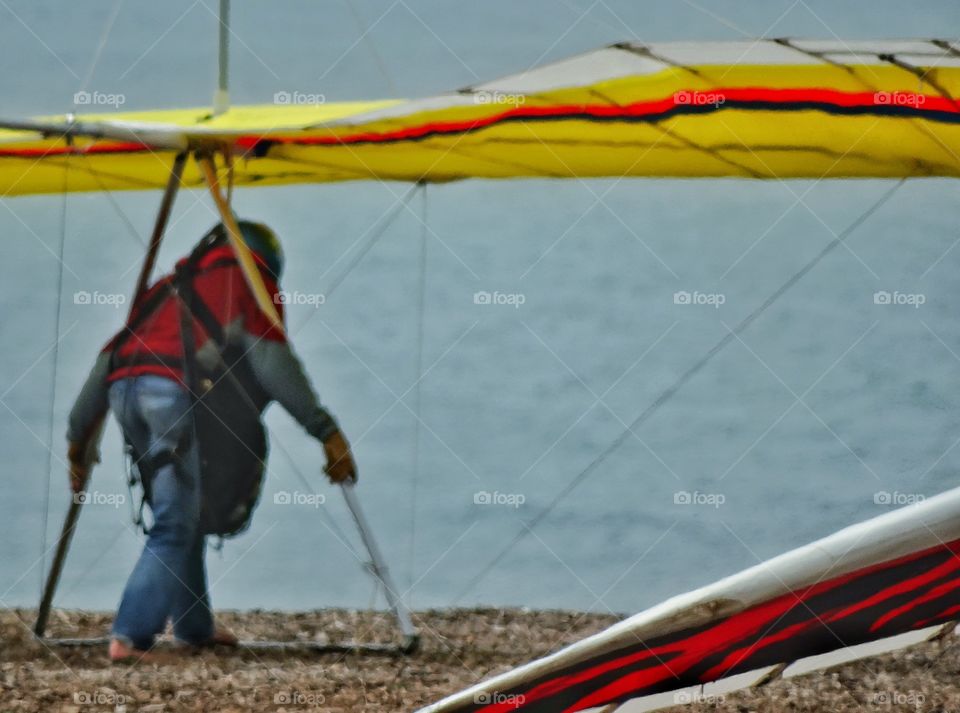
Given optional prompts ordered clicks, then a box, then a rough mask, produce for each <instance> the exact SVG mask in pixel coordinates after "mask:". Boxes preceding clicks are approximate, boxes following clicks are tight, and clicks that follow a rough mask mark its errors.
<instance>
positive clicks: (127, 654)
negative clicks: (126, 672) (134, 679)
mask: <svg viewBox="0 0 960 713" xmlns="http://www.w3.org/2000/svg"><path fill="white" fill-rule="evenodd" d="M108 654H109V656H110V662H111V663H126V664H136V663H153V660H154V657H153V655H152V654H150V653H147V652H146V651H141V650H140V649H135V648H133V647H132V646H128V645H127V644H125V643H123V642H122V641H120V639H110V648H109V649H108Z"/></svg>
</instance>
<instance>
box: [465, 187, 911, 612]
mask: <svg viewBox="0 0 960 713" xmlns="http://www.w3.org/2000/svg"><path fill="white" fill-rule="evenodd" d="M906 180H907V179H906V178H901V179H900V180H899V181H897V183H896V184H895V185H894V186H892V187H891V188H889V189H887V190H886V191H885V192H884V193H883V194H882V195H881V196H880V198H878V199H877V200H876V201H875V202H874V203H873V204H871V205H870V207H869V208H867V209H866V210H865V211H864V212H863V213H861V214H860V215H859V216H858V217H857V219H856V220H854V221H853V222H852V223H850V225H848V226H847V227H846V228H845V229H844V230H843V231H842V232H841V233H839V234H838V235H836V236H835V237H834V239H833V240H831V241H830V242H829V243H827V245H826V246H825V247H824V248H823V249H822V250H821V251H820V252H819V253H817V254H816V255H815V256H814V257H813V258H812V259H811V260H810V261H809V262H807V264H805V265H804V266H803V267H802V268H800V270H799V271H797V272H796V273H794V274H793V275H792V276H791V277H790V278H789V279H788V280H787V281H786V282H784V283H783V284H782V285H780V287H778V288H777V289H776V291H774V293H773V294H771V295H770V296H769V297H768V298H767V299H766V300H764V301H763V303H762V304H760V306H759V307H757V308H756V309H754V310H753V311H752V312H751V313H750V314H748V315H747V316H746V317H745V318H744V319H743V320H742V321H741V322H740V323H739V324H737V326H736V327H735V328H734V329H732V330H729V331H728V332H727V333H726V334H725V335H724V336H723V337H722V338H721V339H720V341H718V342H717V343H716V344H715V345H714V346H713V347H712V348H711V349H710V350H709V351H708V352H707V353H706V354H704V356H703V357H701V358H700V359H699V360H698V361H697V362H696V363H694V364H693V366H691V367H690V368H688V369H687V370H686V371H685V372H683V374H681V375H680V377H679V378H678V379H677V380H676V381H674V382H673V384H671V385H670V386H669V387H668V388H667V389H666V390H664V391H663V392H661V393H660V395H659V396H658V397H657V398H656V399H655V400H654V401H653V402H652V403H650V405H649V406H647V407H646V408H645V409H644V410H643V411H642V412H641V413H640V415H639V416H637V417H636V418H635V419H634V420H633V422H632V423H631V424H630V425H629V426H628V427H627V428H626V429H624V430H623V432H621V433H620V435H619V436H617V438H616V439H614V441H613V442H612V443H611V444H610V445H609V446H607V447H606V448H605V449H603V450H602V451H601V452H600V453H599V454H598V455H597V456H596V457H594V459H593V460H592V461H590V463H589V464H588V465H587V467H586V468H584V469H583V470H581V471H580V472H579V473H578V474H577V475H576V476H575V477H574V478H573V479H572V480H571V481H570V482H569V483H567V485H566V487H564V488H563V490H561V491H560V492H559V493H558V494H557V495H556V496H555V497H554V498H553V500H551V501H550V502H549V503H548V504H547V506H546V507H544V508H543V509H542V510H541V511H540V512H539V513H537V515H536V517H534V518H533V519H532V520H531V521H530V522H529V523H524V525H523V529H522V530H520V531H519V532H518V533H517V534H516V535H515V536H514V537H513V539H512V540H511V541H510V542H509V543H508V544H507V546H506V547H504V548H503V549H502V550H501V551H500V552H499V553H498V554H497V556H496V557H494V558H493V559H492V560H490V562H489V563H487V565H486V566H485V567H484V568H483V569H481V570H480V572H479V573H477V574H476V575H475V576H474V577H473V578H472V579H471V580H470V581H469V582H468V583H467V586H466V587H464V588H463V590H462V591H461V592H460V594H459V595H457V597H456V599H454V604H456V603H458V602H459V601H460V600H461V599H463V597H464V596H466V595H467V594H468V593H469V592H470V591H471V590H472V589H473V588H474V587H476V586H477V585H478V584H479V583H480V582H481V581H482V580H483V579H484V578H485V577H486V576H487V574H489V573H490V572H491V571H492V570H493V569H494V568H495V567H496V566H497V565H498V564H499V563H500V562H501V561H502V560H503V558H504V557H506V556H507V554H509V553H510V552H511V551H512V550H513V548H514V547H516V546H517V545H518V544H519V543H520V542H522V541H523V540H524V539H526V537H527V535H529V534H530V533H531V532H532V531H533V529H534V528H535V527H536V526H537V525H539V524H540V522H542V521H543V519H544V518H546V517H547V516H548V515H549V514H550V513H551V512H552V511H553V510H554V509H555V508H556V507H557V506H558V505H559V504H560V503H561V502H562V501H563V500H564V498H566V497H567V496H568V495H570V493H572V492H573V491H574V490H576V488H577V487H578V486H579V485H581V484H582V483H583V482H584V481H586V479H587V478H588V477H589V476H591V475H592V474H593V473H594V472H595V471H596V470H597V468H598V467H599V466H600V465H601V464H602V463H603V462H604V461H605V460H606V459H607V457H608V456H610V455H611V454H612V453H613V452H614V451H616V450H617V449H618V448H619V447H620V446H621V445H623V443H624V442H625V441H626V440H627V438H628V437H629V436H630V435H631V434H632V433H633V432H634V430H635V429H636V428H638V427H639V426H641V425H642V424H643V423H644V422H646V421H647V420H648V419H649V418H650V417H651V416H653V414H654V413H656V412H657V411H658V410H659V409H660V407H661V406H663V405H664V404H665V403H667V401H669V400H670V399H671V398H672V397H673V396H674V395H675V394H676V393H677V392H678V391H679V390H680V389H681V388H683V386H684V385H685V384H686V383H687V382H688V381H690V380H691V379H692V378H693V377H694V376H696V375H697V374H698V373H699V372H700V371H701V370H702V369H703V367H705V366H706V365H707V364H708V363H709V362H710V361H711V360H712V359H713V358H714V357H715V356H716V355H717V354H719V353H720V352H721V351H723V350H724V348H726V347H727V346H728V345H729V344H730V343H731V342H733V341H734V340H735V339H737V338H738V337H739V336H740V334H741V333H743V332H744V331H745V330H746V329H747V328H748V327H749V326H750V325H751V324H753V323H754V322H755V321H756V320H757V319H758V318H759V317H760V315H762V314H763V313H764V312H766V311H767V309H768V308H769V307H770V306H772V305H773V304H774V303H775V302H776V301H777V300H779V299H780V297H782V296H783V294H784V293H786V292H787V291H788V290H789V289H790V288H791V287H793V286H794V285H795V284H796V283H797V282H799V281H800V280H801V279H802V278H803V277H804V276H805V275H806V274H807V273H808V272H810V271H811V270H812V269H813V268H814V267H816V266H817V264H818V263H819V262H820V261H821V260H823V259H824V258H825V257H826V256H827V255H829V254H830V253H831V252H833V251H834V250H835V249H836V248H838V247H839V246H841V245H843V243H844V241H845V240H846V239H847V237H849V236H850V234H851V233H853V232H854V231H855V230H856V229H857V228H859V227H860V226H861V225H862V224H863V223H864V222H865V221H866V220H867V219H869V218H870V216H872V215H873V214H874V213H876V212H877V211H878V210H879V209H880V208H881V207H882V206H883V205H884V204H885V203H886V202H887V201H889V200H890V199H891V198H892V197H893V196H894V194H895V193H896V192H897V191H898V190H899V189H900V188H901V186H903V184H904V183H906Z"/></svg>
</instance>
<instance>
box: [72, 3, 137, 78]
mask: <svg viewBox="0 0 960 713" xmlns="http://www.w3.org/2000/svg"><path fill="white" fill-rule="evenodd" d="M125 1H126V0H117V2H116V3H114V6H113V9H112V10H111V11H110V14H109V15H108V16H107V21H106V23H105V24H104V26H103V30H102V32H101V33H100V43H99V44H98V45H97V48H96V50H94V53H93V59H92V60H91V62H90V67H89V68H88V69H87V73H86V74H85V75H84V77H83V81H82V82H81V83H80V89H78V90H77V91H78V92H82V91H85V90H86V88H87V86H89V84H90V80H91V79H93V72H94V70H96V68H97V65H98V64H99V63H100V57H101V55H102V54H103V49H104V48H105V47H106V46H107V40H108V39H110V33H111V32H112V31H113V25H114V23H115V22H116V21H117V16H118V15H119V14H120V10H121V8H122V7H123V4H124V2H125Z"/></svg>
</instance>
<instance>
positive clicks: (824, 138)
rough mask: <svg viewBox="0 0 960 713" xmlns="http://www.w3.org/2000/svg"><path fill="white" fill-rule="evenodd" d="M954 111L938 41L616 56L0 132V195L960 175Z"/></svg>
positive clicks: (627, 49)
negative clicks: (215, 157)
mask: <svg viewBox="0 0 960 713" xmlns="http://www.w3.org/2000/svg"><path fill="white" fill-rule="evenodd" d="M958 95H960V43H956V42H950V41H945V40H929V41H927V40H904V41H887V40H883V41H881V40H877V41H856V42H843V41H839V40H837V41H820V40H787V39H781V40H760V41H739V42H673V43H656V44H649V45H642V44H631V43H624V44H618V45H614V46H611V47H606V48H603V49H599V50H596V51H594V52H590V53H588V54H585V55H581V56H578V57H574V58H571V59H568V60H565V61H561V62H557V63H554V64H549V65H546V66H543V67H540V68H536V69H531V70H528V71H525V72H522V73H519V74H515V75H512V76H508V77H505V78H502V79H499V80H496V81H492V82H487V83H483V84H478V85H476V86H471V87H467V88H465V89H462V90H460V91H458V92H454V93H449V94H442V95H439V96H435V97H430V98H426V99H417V100H411V101H400V100H390V101H369V102H345V103H325V102H324V101H323V99H324V98H323V97H322V96H320V95H311V94H308V93H303V92H279V93H278V94H277V95H275V97H274V102H275V103H274V104H273V105H267V106H245V107H240V106H238V107H233V108H230V109H229V110H228V111H225V112H224V113H222V114H218V115H214V114H213V113H212V112H211V110H209V109H183V110H162V111H148V112H134V113H116V114H90V115H83V114H78V115H76V116H73V115H70V116H60V117H46V118H42V119H36V120H25V121H0V126H2V127H5V128H6V129H7V130H5V131H0V195H7V196H9V195H23V194H31V193H56V192H60V191H62V190H64V188H65V187H66V188H67V190H71V191H92V190H103V189H110V190H122V189H148V188H162V187H163V186H164V185H165V184H166V178H167V175H168V173H169V167H170V163H171V161H172V157H173V155H174V153H175V152H177V151H180V150H185V149H186V150H201V151H205V152H209V153H223V152H226V153H227V154H228V155H230V156H233V157H235V159H236V160H235V166H234V176H233V179H234V182H235V184H236V185H240V186H244V185H277V184H287V183H313V182H327V181H344V180H364V179H380V180H399V181H435V182H439V181H452V180H458V179H465V178H519V177H552V178H586V177H602V176H613V177H621V176H682V177H722V176H727V177H742V178H795V177H808V178H821V177H824V178H840V177H914V176H958V175H960V105H958V103H957V101H956V99H955V98H954V97H957V96H958ZM68 163H69V164H70V171H69V176H64V171H65V167H66V166H67V164H68ZM202 180H203V177H202V175H201V173H200V171H199V169H198V167H197V166H193V165H191V166H188V167H187V169H186V171H185V172H184V181H185V183H186V185H199V184H200V183H201V182H202Z"/></svg>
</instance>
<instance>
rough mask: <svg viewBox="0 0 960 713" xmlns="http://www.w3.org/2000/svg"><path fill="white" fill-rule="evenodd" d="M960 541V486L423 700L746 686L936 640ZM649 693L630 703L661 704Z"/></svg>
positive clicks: (446, 703) (481, 706)
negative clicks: (808, 664) (865, 649)
mask: <svg viewBox="0 0 960 713" xmlns="http://www.w3.org/2000/svg"><path fill="white" fill-rule="evenodd" d="M958 554H960V488H958V489H955V490H951V491H949V492H946V493H943V494H942V495H938V496H937V497H935V498H931V499H929V500H927V501H924V502H922V503H920V504H917V505H911V506H908V507H906V508H902V509H900V510H896V511H893V512H891V513H887V514H884V515H882V516H880V517H877V518H874V519H872V520H868V521H866V522H863V523H860V524H858V525H854V526H852V527H849V528H846V529H844V530H841V531H840V532H838V533H835V534H833V535H831V536H829V537H826V538H824V539H822V540H819V541H817V542H814V543H812V544H809V545H807V546H805V547H801V548H799V549H796V550H793V551H792V552H788V553H787V554H784V555H781V556H779V557H776V558H774V559H772V560H768V561H767V562H764V563H762V564H759V565H757V566H755V567H751V568H750V569H747V570H744V571H743V572H740V573H739V574H735V575H733V576H731V577H728V578H726V579H723V580H721V581H719V582H717V583H715V584H712V585H709V586H707V587H704V588H702V589H699V590H696V591H693V592H690V593H688V594H684V595H681V596H677V597H674V598H672V599H670V600H668V601H666V602H664V603H662V604H660V605H658V606H655V607H653V608H652V609H648V610H647V611H645V612H642V613H640V614H637V615H636V616H633V617H631V618H629V619H626V620H625V621H623V622H620V623H619V624H616V625H614V626H613V627H611V628H609V629H607V630H606V631H604V632H601V633H599V634H597V635H595V636H592V637H590V638H587V639H584V640H583V641H580V642H578V643H576V644H574V645H572V646H570V647H568V648H565V649H563V650H561V651H559V652H557V653H555V654H553V655H551V656H548V657H546V658H544V659H541V660H539V661H535V662H533V663H531V664H528V665H526V666H521V667H520V668H517V669H514V670H512V671H509V672H507V673H505V674H503V675H501V676H497V677H495V678H492V679H490V680H489V681H485V682H483V683H481V684H478V685H477V686H474V687H473V688H470V689H468V690H466V691H463V692H462V693H458V694H455V695H453V696H450V697H449V698H447V699H445V700H443V701H441V702H440V703H437V704H435V705H432V706H428V707H426V708H423V709H422V710H421V711H420V713H467V712H468V711H469V712H471V713H502V712H505V711H514V710H516V711H522V712H523V713H559V712H560V711H564V712H565V713H573V712H574V711H585V710H593V709H597V710H601V709H602V710H603V711H605V712H606V711H613V710H617V709H619V708H620V707H621V704H624V703H626V702H627V701H630V700H631V699H636V698H641V697H648V696H654V695H655V694H662V693H664V692H672V691H677V690H679V689H684V688H686V687H690V686H700V685H702V684H706V683H708V682H713V681H718V680H720V679H727V678H730V677H736V676H740V677H741V679H744V678H745V680H743V681H742V682H741V683H740V687H743V685H749V684H750V683H754V682H757V681H758V680H769V679H771V678H773V677H776V676H778V675H780V674H782V673H784V669H785V668H786V666H787V665H788V664H791V663H793V662H795V661H798V660H800V659H805V658H808V657H813V656H818V655H822V654H825V653H828V652H835V651H842V650H847V651H849V650H850V649H849V647H854V646H859V645H862V644H865V643H868V642H876V641H882V640H887V639H891V637H901V638H899V639H897V640H896V641H895V644H896V646H902V645H905V644H907V643H915V642H916V641H917V640H918V638H917V636H912V637H902V635H904V634H909V633H911V632H920V637H919V638H920V639H922V638H923V637H924V636H930V635H933V634H935V633H936V632H937V631H938V630H939V629H940V628H941V627H943V626H947V627H952V624H950V623H949V622H952V621H953V620H955V619H956V618H957V617H958V615H960V556H958ZM888 648H889V647H888ZM879 650H888V649H884V648H882V647H875V648H873V649H872V652H877V651H879ZM860 655H864V654H863V653H861V654H860ZM849 658H851V657H844V656H838V657H834V658H833V659H832V660H825V661H820V662H819V664H820V665H821V666H822V665H824V664H829V665H832V664H833V663H836V662H839V661H842V660H848V659H849ZM807 670H809V669H807ZM786 672H787V673H789V669H788V668H786ZM741 674H750V675H747V676H745V677H744V676H741ZM696 698H697V695H696V693H692V694H691V695H690V696H688V697H685V698H684V697H681V698H674V697H670V698H668V699H667V700H664V699H663V698H662V697H661V698H660V699H659V704H658V705H657V704H654V705H653V707H662V706H664V705H674V704H676V703H677V702H678V701H690V700H696ZM656 700H657V699H654V701H656ZM640 703H641V702H639V701H636V702H634V703H632V704H630V705H627V706H623V707H622V711H623V713H627V712H628V711H631V712H632V711H639V710H649V709H650V707H649V706H642V705H640Z"/></svg>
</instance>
